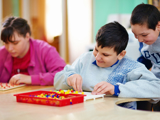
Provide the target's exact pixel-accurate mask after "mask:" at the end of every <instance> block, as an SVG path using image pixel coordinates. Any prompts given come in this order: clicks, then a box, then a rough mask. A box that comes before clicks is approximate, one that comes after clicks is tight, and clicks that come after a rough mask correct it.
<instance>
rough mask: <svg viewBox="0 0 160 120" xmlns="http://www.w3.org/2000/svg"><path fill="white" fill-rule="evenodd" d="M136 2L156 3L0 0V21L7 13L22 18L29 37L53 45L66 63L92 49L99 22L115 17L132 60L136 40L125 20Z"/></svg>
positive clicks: (156, 1)
mask: <svg viewBox="0 0 160 120" xmlns="http://www.w3.org/2000/svg"><path fill="white" fill-rule="evenodd" d="M140 3H149V4H154V5H157V6H159V0H0V23H1V25H2V22H3V21H4V20H5V19H6V18H7V17H9V16H17V17H22V18H24V19H26V20H27V21H28V23H29V24H30V26H31V30H32V37H33V38H35V39H39V40H44V41H46V42H48V43H49V44H51V45H52V46H54V47H56V49H57V51H58V52H59V54H60V56H61V57H62V58H63V59H64V60H65V61H66V63H68V64H72V63H73V61H74V60H75V59H76V58H77V57H79V56H80V55H81V54H83V53H84V52H86V51H92V50H93V48H94V45H95V36H96V33H97V31H98V29H99V28H100V27H101V26H103V25H104V24H106V23H108V22H113V21H118V22H119V23H121V24H122V25H123V26H124V27H125V28H126V29H127V31H128V33H129V44H128V46H127V49H126V50H127V55H128V56H130V57H132V58H133V59H135V60H136V59H137V57H138V56H139V55H140V53H139V51H138V48H139V43H138V40H136V39H135V38H134V35H133V33H132V32H131V30H130V22H129V20H130V16H131V12H132V10H133V9H134V7H135V6H137V5H138V4H140ZM0 29H2V26H0ZM0 45H1V46H2V45H3V43H2V42H1V44H0Z"/></svg>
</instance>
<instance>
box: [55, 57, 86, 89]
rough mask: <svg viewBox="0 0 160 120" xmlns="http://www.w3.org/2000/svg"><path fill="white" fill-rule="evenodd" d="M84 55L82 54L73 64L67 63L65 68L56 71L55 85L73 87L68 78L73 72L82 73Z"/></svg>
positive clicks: (62, 87)
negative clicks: (68, 82)
mask: <svg viewBox="0 0 160 120" xmlns="http://www.w3.org/2000/svg"><path fill="white" fill-rule="evenodd" d="M82 57H83V55H82V56H80V57H79V58H78V59H76V61H75V62H74V63H73V64H72V65H66V66H65V67H64V70H62V71H60V72H58V73H56V75H55V77H54V87H55V88H56V89H57V90H58V89H64V90H67V89H72V87H71V86H69V85H68V84H67V78H68V77H69V76H70V75H72V74H80V71H81V68H82V66H83V63H82V62H81V58H82Z"/></svg>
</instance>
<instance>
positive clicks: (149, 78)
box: [119, 66, 160, 98]
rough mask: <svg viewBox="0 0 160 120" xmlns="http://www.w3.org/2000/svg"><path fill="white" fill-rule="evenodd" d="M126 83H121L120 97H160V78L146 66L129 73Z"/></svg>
mask: <svg viewBox="0 0 160 120" xmlns="http://www.w3.org/2000/svg"><path fill="white" fill-rule="evenodd" d="M127 81H128V82H126V83H125V84H120V85H119V90H120V94H119V97H135V98H157V97H160V79H158V78H156V76H155V75H154V74H153V73H152V72H151V71H149V70H148V69H147V68H146V67H145V66H142V67H140V68H137V69H134V70H132V71H131V72H129V73H128V74H127Z"/></svg>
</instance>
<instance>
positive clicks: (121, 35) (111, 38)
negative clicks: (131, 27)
mask: <svg viewBox="0 0 160 120" xmlns="http://www.w3.org/2000/svg"><path fill="white" fill-rule="evenodd" d="M96 42H97V45H98V47H99V46H101V48H103V47H110V48H114V51H115V52H117V55H118V54H119V53H121V52H122V51H123V50H125V48H126V46H127V44H128V33H127V31H126V29H125V28H124V27H123V26H122V25H120V24H119V23H118V22H111V23H108V24H105V25H104V26H102V27H101V28H100V29H99V30H98V33H97V35H96Z"/></svg>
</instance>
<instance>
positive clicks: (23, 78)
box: [9, 74, 31, 85]
mask: <svg viewBox="0 0 160 120" xmlns="http://www.w3.org/2000/svg"><path fill="white" fill-rule="evenodd" d="M21 83H24V84H31V76H29V75H24V74H16V75H14V76H12V77H11V79H10V80H9V84H11V85H19V84H21Z"/></svg>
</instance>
